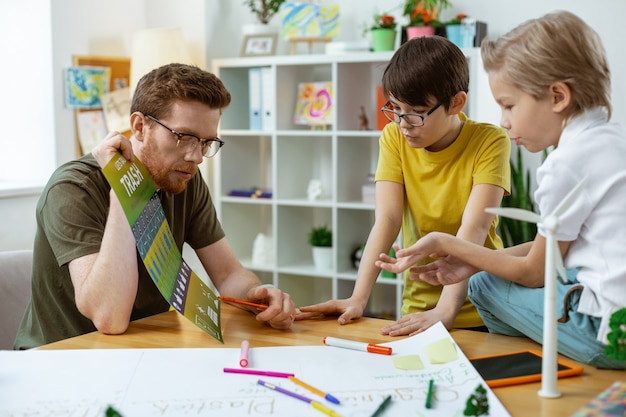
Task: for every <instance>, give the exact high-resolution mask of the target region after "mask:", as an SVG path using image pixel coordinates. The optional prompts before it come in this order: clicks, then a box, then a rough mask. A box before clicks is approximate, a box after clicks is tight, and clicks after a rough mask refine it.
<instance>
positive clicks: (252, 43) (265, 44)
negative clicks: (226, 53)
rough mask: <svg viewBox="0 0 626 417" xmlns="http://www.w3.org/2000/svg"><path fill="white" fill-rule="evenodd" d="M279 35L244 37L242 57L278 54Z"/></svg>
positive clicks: (261, 34) (268, 34) (266, 34)
mask: <svg viewBox="0 0 626 417" xmlns="http://www.w3.org/2000/svg"><path fill="white" fill-rule="evenodd" d="M277 40H278V34H277V33H257V34H250V35H244V37H243V43H242V45H241V56H270V55H274V54H275V53H276V42H277Z"/></svg>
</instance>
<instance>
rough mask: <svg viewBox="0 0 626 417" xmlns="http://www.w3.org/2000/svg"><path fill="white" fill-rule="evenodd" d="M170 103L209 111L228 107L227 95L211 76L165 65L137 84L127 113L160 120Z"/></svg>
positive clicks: (191, 67) (202, 72)
mask: <svg viewBox="0 0 626 417" xmlns="http://www.w3.org/2000/svg"><path fill="white" fill-rule="evenodd" d="M174 100H183V101H199V102H201V103H203V104H206V105H207V106H209V107H210V108H212V109H220V110H221V109H223V108H225V107H227V106H228V105H229V104H230V92H229V91H228V90H227V89H226V87H225V86H224V84H223V83H222V81H221V80H220V79H219V78H217V76H215V75H214V74H212V73H210V72H207V71H204V70H202V69H200V68H198V67H196V66H192V65H185V64H167V65H163V66H162V67H159V68H156V69H154V70H152V71H150V72H149V73H147V74H146V75H144V76H143V77H141V79H140V80H139V82H138V83H137V88H136V89H135V93H134V94H133V100H132V103H131V108H130V113H131V114H132V113H134V112H136V111H138V112H141V113H143V114H149V115H151V116H154V117H156V118H157V119H158V118H161V117H163V116H165V115H166V114H167V113H168V112H169V106H170V104H171V103H172V101H174Z"/></svg>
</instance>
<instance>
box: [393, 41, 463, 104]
mask: <svg viewBox="0 0 626 417" xmlns="http://www.w3.org/2000/svg"><path fill="white" fill-rule="evenodd" d="M382 87H383V92H384V94H385V97H387V98H390V97H391V96H393V98H395V99H396V100H398V101H400V102H402V103H406V104H408V105H410V106H414V107H425V106H432V105H434V104H436V103H441V104H442V105H443V106H444V107H445V108H446V110H447V109H448V108H449V106H450V100H451V99H452V97H454V95H455V94H457V93H458V92H459V91H464V92H466V93H467V91H468V87H469V67H468V64H467V59H466V58H465V55H464V54H463V52H462V51H461V50H460V49H459V48H458V47H457V46H456V45H455V44H453V43H452V42H450V41H449V40H448V39H447V38H443V37H441V36H427V37H420V38H414V39H411V40H408V41H407V42H405V43H404V44H403V45H402V46H401V47H400V48H399V49H398V50H397V51H396V52H395V53H394V54H393V56H392V57H391V61H389V64H388V65H387V68H386V69H385V72H384V73H383V79H382Z"/></svg>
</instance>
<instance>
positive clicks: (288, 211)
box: [276, 206, 335, 275]
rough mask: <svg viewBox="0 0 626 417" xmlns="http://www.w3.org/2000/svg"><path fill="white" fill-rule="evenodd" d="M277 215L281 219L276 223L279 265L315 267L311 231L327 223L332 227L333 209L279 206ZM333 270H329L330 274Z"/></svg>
mask: <svg viewBox="0 0 626 417" xmlns="http://www.w3.org/2000/svg"><path fill="white" fill-rule="evenodd" d="M276 216H277V219H280V221H277V224H276V227H277V236H278V238H277V242H276V243H277V252H276V253H277V255H278V265H277V266H278V267H280V268H282V267H290V266H303V265H305V266H307V267H310V268H313V254H312V250H311V245H309V243H308V239H309V232H310V231H311V229H312V228H313V227H314V226H323V225H326V226H328V227H329V228H331V229H332V227H333V223H332V210H331V209H330V208H326V207H297V206H277V212H276ZM333 232H334V230H333ZM333 238H335V237H333ZM332 272H333V271H328V274H329V275H330V274H332Z"/></svg>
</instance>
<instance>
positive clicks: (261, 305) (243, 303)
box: [217, 295, 269, 310]
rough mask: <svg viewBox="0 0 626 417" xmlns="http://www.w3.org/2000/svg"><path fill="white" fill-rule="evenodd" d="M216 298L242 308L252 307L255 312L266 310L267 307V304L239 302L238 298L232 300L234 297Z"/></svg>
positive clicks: (223, 296) (221, 296) (222, 296)
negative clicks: (242, 306)
mask: <svg viewBox="0 0 626 417" xmlns="http://www.w3.org/2000/svg"><path fill="white" fill-rule="evenodd" d="M217 298H218V299H220V300H221V301H224V302H227V303H232V304H240V305H244V306H248V307H254V308H256V309H257V310H265V309H267V308H268V307H269V306H268V305H267V304H259V303H253V302H252V301H246V300H241V299H239V298H234V297H227V296H225V295H220V296H218V297H217Z"/></svg>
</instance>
